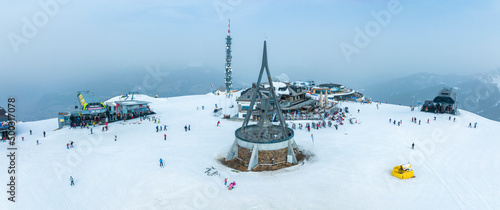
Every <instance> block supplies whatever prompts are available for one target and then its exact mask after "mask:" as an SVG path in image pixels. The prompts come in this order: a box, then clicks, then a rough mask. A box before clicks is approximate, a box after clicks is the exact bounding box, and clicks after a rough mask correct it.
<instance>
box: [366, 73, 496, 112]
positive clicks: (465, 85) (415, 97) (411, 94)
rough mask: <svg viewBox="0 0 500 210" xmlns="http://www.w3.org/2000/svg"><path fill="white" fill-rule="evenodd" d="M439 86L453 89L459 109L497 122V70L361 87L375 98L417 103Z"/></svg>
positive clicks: (424, 76) (423, 75)
mask: <svg viewBox="0 0 500 210" xmlns="http://www.w3.org/2000/svg"><path fill="white" fill-rule="evenodd" d="M443 87H451V88H454V89H455V91H456V92H457V103H458V108H459V109H464V110H467V111H470V112H473V113H476V114H478V115H481V116H483V117H485V118H488V119H491V120H496V121H500V69H497V70H494V71H491V72H487V73H483V74H478V75H472V76H459V75H438V74H432V73H418V74H413V75H410V76H407V77H401V78H397V79H393V80H390V81H387V82H383V83H379V84H375V85H370V86H367V87H365V88H364V89H363V90H362V92H363V93H364V94H365V95H366V96H367V97H369V98H372V99H373V100H375V101H381V102H388V103H393V104H402V105H408V106H411V105H414V106H415V105H418V104H419V103H423V102H424V101H425V100H428V99H433V98H434V97H435V96H436V94H437V92H438V91H439V90H441V89H442V88H443Z"/></svg>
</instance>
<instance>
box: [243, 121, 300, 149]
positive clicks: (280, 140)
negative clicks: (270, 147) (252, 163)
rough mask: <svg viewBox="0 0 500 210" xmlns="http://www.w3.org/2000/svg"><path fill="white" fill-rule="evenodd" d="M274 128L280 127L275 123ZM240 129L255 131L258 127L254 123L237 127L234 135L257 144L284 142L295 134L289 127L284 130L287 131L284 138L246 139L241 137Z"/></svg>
mask: <svg viewBox="0 0 500 210" xmlns="http://www.w3.org/2000/svg"><path fill="white" fill-rule="evenodd" d="M272 127H273V128H274V129H281V128H280V127H279V126H277V125H273V126H272ZM241 129H244V131H245V132H255V131H257V129H259V126H258V125H256V124H254V125H249V126H246V127H243V128H238V129H236V131H235V132H234V135H235V136H236V138H238V139H240V140H242V141H246V142H250V143H259V144H273V143H279V142H284V141H288V140H290V139H292V138H293V137H294V136H295V134H294V131H293V130H292V129H291V128H288V127H287V128H286V130H287V131H288V137H287V138H284V139H278V140H268V139H260V140H258V139H247V138H245V137H243V136H242V135H241V131H242V130H241Z"/></svg>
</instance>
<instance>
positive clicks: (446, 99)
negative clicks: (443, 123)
mask: <svg viewBox="0 0 500 210" xmlns="http://www.w3.org/2000/svg"><path fill="white" fill-rule="evenodd" d="M456 97H457V96H456V93H455V91H453V89H452V88H443V89H441V90H440V91H439V92H438V94H437V95H436V97H435V98H434V100H432V101H431V100H426V101H425V103H424V105H423V106H422V109H421V111H423V112H433V113H448V114H456V110H457V103H456Z"/></svg>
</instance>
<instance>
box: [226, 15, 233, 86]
mask: <svg viewBox="0 0 500 210" xmlns="http://www.w3.org/2000/svg"><path fill="white" fill-rule="evenodd" d="M230 33H231V21H230V20H229V25H228V29H227V37H226V78H225V81H226V94H230V93H231V88H232V85H233V81H232V79H233V78H232V77H231V74H232V72H233V69H232V68H231V59H232V58H233V56H232V55H231V40H232V38H231V35H230Z"/></svg>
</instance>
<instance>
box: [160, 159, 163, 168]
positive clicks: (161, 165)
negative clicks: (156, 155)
mask: <svg viewBox="0 0 500 210" xmlns="http://www.w3.org/2000/svg"><path fill="white" fill-rule="evenodd" d="M160 167H161V168H163V159H161V158H160Z"/></svg>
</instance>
